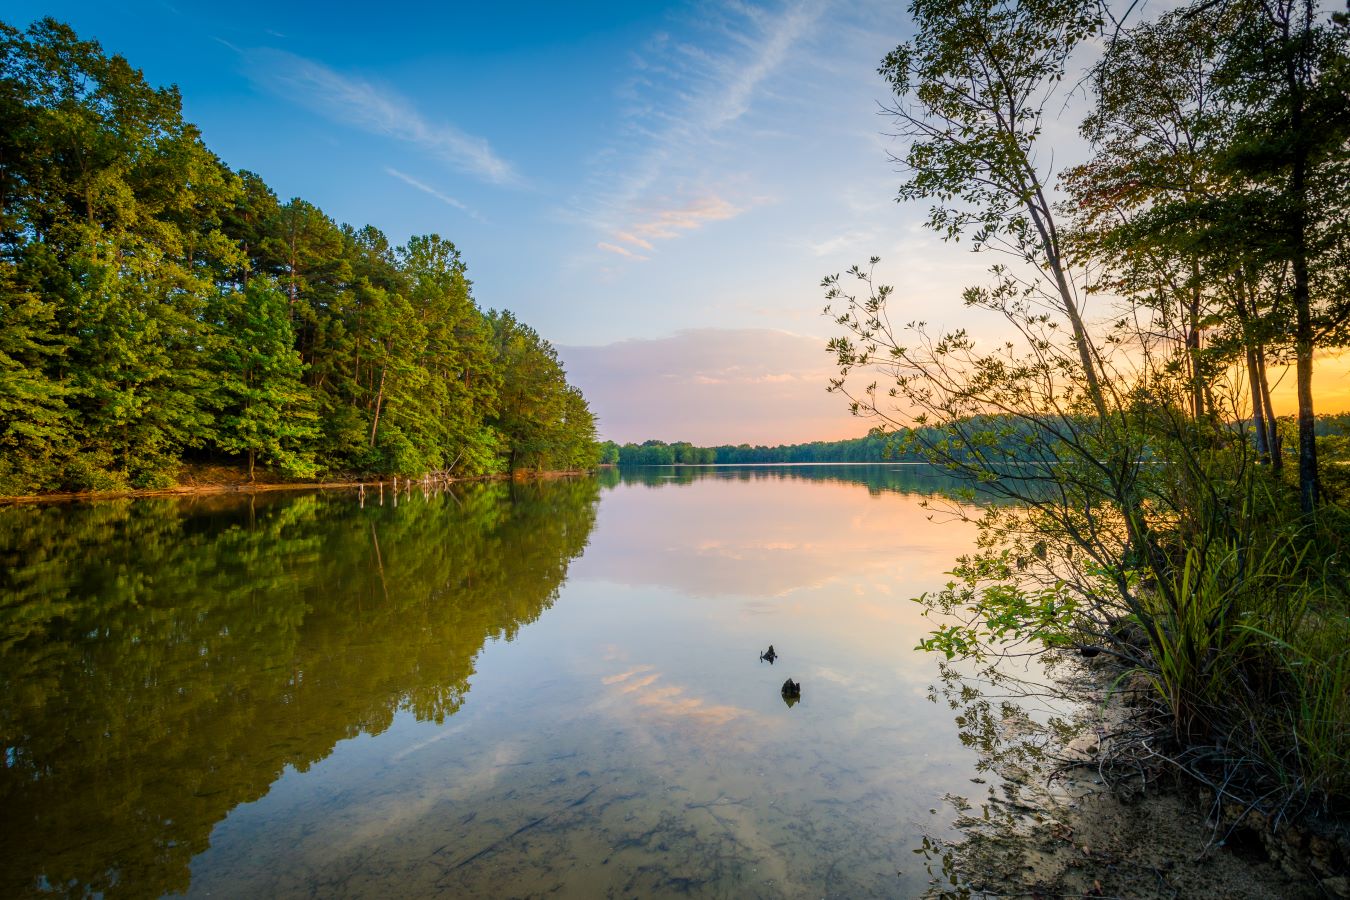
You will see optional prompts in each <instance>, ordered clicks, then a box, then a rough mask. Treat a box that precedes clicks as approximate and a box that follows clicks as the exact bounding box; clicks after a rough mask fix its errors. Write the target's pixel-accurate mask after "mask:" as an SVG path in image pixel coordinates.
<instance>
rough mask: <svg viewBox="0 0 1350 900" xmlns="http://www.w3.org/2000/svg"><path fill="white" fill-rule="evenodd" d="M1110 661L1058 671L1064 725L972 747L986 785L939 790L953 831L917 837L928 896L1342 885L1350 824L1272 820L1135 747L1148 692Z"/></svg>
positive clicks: (1017, 727)
mask: <svg viewBox="0 0 1350 900" xmlns="http://www.w3.org/2000/svg"><path fill="white" fill-rule="evenodd" d="M1119 674H1120V673H1119V672H1118V671H1116V670H1114V669H1113V668H1111V667H1110V666H1109V665H1098V666H1091V665H1089V666H1086V667H1085V668H1084V669H1083V670H1082V671H1081V672H1079V673H1076V674H1074V675H1069V676H1068V677H1067V681H1066V682H1064V686H1065V687H1066V689H1067V691H1068V692H1069V693H1070V694H1071V695H1074V696H1075V698H1076V700H1077V701H1078V703H1079V704H1080V711H1079V715H1078V717H1077V722H1076V729H1075V731H1074V736H1072V737H1069V735H1067V734H1062V733H1059V734H1057V733H1054V731H1053V729H1046V730H1045V731H1044V732H1043V733H1041V734H1040V735H1039V738H1044V739H1045V740H1044V743H1043V745H1041V744H1040V741H1039V739H1033V740H1027V731H1026V730H1024V729H1025V722H1023V723H1021V724H1014V725H1012V726H1011V727H1007V728H1006V732H1007V733H1006V734H1005V735H1004V736H1003V737H1002V738H1001V739H1000V740H1001V741H1005V742H1006V743H1001V744H1000V743H998V742H997V741H996V742H995V744H992V745H988V746H982V747H981V754H982V758H983V759H984V760H985V765H984V768H986V769H987V770H988V771H990V772H991V774H994V775H996V776H997V777H996V778H992V779H990V783H989V785H988V787H987V788H985V792H986V795H985V796H984V797H970V798H962V797H950V798H948V799H949V802H951V803H952V804H953V805H954V806H955V808H956V810H957V812H958V816H957V818H956V822H955V824H956V827H957V829H958V831H959V832H960V833H961V835H962V836H961V838H960V839H958V840H956V841H953V842H948V843H940V842H936V841H931V840H930V842H929V843H928V844H926V845H925V847H924V850H925V851H926V852H925V857H926V860H927V865H928V868H929V871H930V872H931V873H932V874H933V875H934V876H935V877H936V878H938V881H935V883H934V886H933V887H932V889H931V890H930V892H929V895H928V896H930V897H940V898H949V897H1011V896H1036V897H1039V896H1049V897H1056V896H1066V897H1067V896H1072V897H1131V898H1149V900H1151V898H1173V897H1226V898H1251V900H1257V898H1265V897H1288V898H1315V897H1350V878H1348V877H1347V864H1348V863H1350V827H1348V824H1350V823H1346V822H1344V821H1341V820H1331V821H1328V820H1326V819H1315V818H1312V817H1309V818H1308V819H1304V820H1300V821H1297V822H1294V823H1290V822H1281V823H1279V824H1278V825H1276V826H1272V824H1271V822H1270V821H1269V820H1268V819H1267V818H1265V817H1263V816H1262V815H1261V814H1260V813H1257V812H1255V811H1253V810H1252V809H1250V808H1249V807H1245V806H1243V805H1242V804H1239V803H1236V802H1231V801H1216V797H1215V793H1214V791H1213V790H1211V789H1208V788H1206V787H1204V786H1202V785H1200V784H1198V783H1197V782H1196V781H1194V780H1192V779H1190V778H1188V777H1187V776H1185V775H1183V774H1180V773H1177V772H1175V771H1172V770H1170V768H1169V767H1168V766H1167V765H1166V762H1165V761H1164V759H1163V758H1162V757H1161V756H1160V755H1153V756H1151V757H1147V755H1145V754H1140V753H1139V752H1138V745H1137V744H1136V743H1135V740H1134V738H1135V737H1136V736H1137V735H1138V734H1139V725H1138V720H1139V719H1140V717H1141V715H1143V716H1144V717H1147V710H1146V709H1145V708H1146V707H1147V706H1148V705H1149V703H1150V701H1151V695H1150V693H1149V692H1148V690H1147V689H1146V687H1145V686H1143V685H1139V684H1135V683H1132V682H1130V681H1129V680H1123V679H1120V678H1117V677H1115V676H1118V675H1119ZM1005 719H1006V717H1005ZM1001 727H1003V726H995V728H994V729H993V730H999V729H1000V728H1001ZM986 733H987V734H988V733H992V730H986ZM1022 742H1025V744H1024V745H1023V746H1019V744H1022ZM1038 745H1039V746H1040V749H1036V750H1030V749H1027V748H1030V747H1032V746H1038ZM980 783H983V780H981V781H980ZM953 875H955V877H956V878H957V881H958V882H959V885H958V887H957V888H956V889H955V891H953V890H952V888H951V884H952V882H951V877H952V876H953ZM939 882H942V883H939Z"/></svg>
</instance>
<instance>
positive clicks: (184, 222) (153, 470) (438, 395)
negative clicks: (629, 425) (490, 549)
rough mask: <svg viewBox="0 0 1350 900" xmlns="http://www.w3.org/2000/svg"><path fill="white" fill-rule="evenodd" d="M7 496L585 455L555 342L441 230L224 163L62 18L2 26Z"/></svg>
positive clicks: (589, 422) (586, 442) (0, 428)
mask: <svg viewBox="0 0 1350 900" xmlns="http://www.w3.org/2000/svg"><path fill="white" fill-rule="evenodd" d="M0 117H2V118H3V120H4V122H5V128H4V129H3V132H2V133H0V450H2V451H3V453H0V494H18V493H29V492H35V491H44V490H56V489H68V490H70V489H74V490H80V489H121V488H127V487H160V486H165V485H168V484H171V483H172V482H173V480H174V478H175V475H176V474H177V473H178V471H179V470H180V468H181V466H182V464H183V463H184V462H185V461H194V460H220V459H224V460H228V461H235V462H239V463H240V464H243V465H246V466H247V468H248V471H249V475H250V477H252V475H253V472H254V469H255V466H256V465H257V464H259V463H261V464H263V465H265V466H267V467H269V468H270V469H271V470H273V471H274V472H276V473H278V474H280V475H282V476H289V477H314V476H317V475H334V474H397V475H404V476H415V475H421V474H424V473H428V472H438V473H453V474H456V475H475V474H483V473H489V472H496V471H501V470H504V469H506V468H510V467H517V466H520V467H525V466H528V467H537V468H550V469H556V468H567V469H572V468H587V467H590V466H592V465H594V464H595V463H596V462H597V461H598V459H599V449H598V447H597V446H596V444H595V440H594V438H595V429H594V418H593V416H592V415H591V413H590V410H589V409H588V408H587V405H586V401H585V399H584V398H583V397H582V396H581V394H580V393H579V392H578V391H577V390H576V388H575V387H573V386H571V385H569V384H568V383H567V378H566V373H565V372H564V370H563V368H562V366H561V364H560V363H559V362H558V360H557V356H556V354H555V353H554V351H553V348H552V347H551V346H550V345H549V344H548V342H547V341H545V340H544V339H543V338H542V337H540V336H539V335H538V334H537V333H536V332H535V331H533V330H532V329H530V328H529V327H528V326H526V325H524V324H522V323H520V322H518V321H517V320H516V319H515V318H514V317H513V316H511V315H510V314H509V313H493V314H490V315H489V314H485V313H484V312H483V311H482V310H480V308H479V307H478V305H477V303H476V302H475V300H474V297H473V293H472V290H471V287H472V285H471V282H470V281H469V279H468V277H467V268H466V266H465V263H464V262H463V260H462V259H461V257H460V253H459V251H458V250H457V249H456V248H455V245H454V244H453V243H451V242H450V241H448V240H446V239H444V238H442V237H440V236H439V235H434V234H433V235H419V236H414V237H412V238H411V239H409V241H408V242H407V244H406V245H404V246H401V247H396V246H394V245H392V244H391V242H390V240H389V239H388V238H387V237H386V236H385V235H384V234H383V233H382V232H381V231H380V230H379V229H377V228H375V227H374V226H370V225H367V226H364V227H360V228H356V227H352V226H346V225H339V224H338V223H336V222H334V221H333V220H332V219H331V218H329V217H328V216H327V215H325V214H324V212H323V211H322V210H321V209H319V208H318V207H317V206H315V205H313V204H311V203H309V202H306V201H305V200H303V199H300V198H294V199H291V200H288V201H285V202H283V201H281V200H280V199H279V198H278V197H277V196H276V194H275V193H274V192H273V191H272V190H271V189H270V188H269V187H268V186H267V184H266V183H265V182H264V180H263V179H262V178H261V177H260V176H258V175H256V174H254V173H251V172H244V171H241V172H236V171H234V170H232V169H230V168H229V166H227V165H226V164H225V163H224V162H222V161H221V160H220V159H219V158H218V157H217V156H216V155H215V154H214V153H212V152H211V151H210V149H209V148H207V146H206V145H205V143H204V142H203V141H202V138H201V135H200V133H199V132H198V130H197V128H196V127H195V126H193V125H192V124H191V123H189V122H187V121H185V120H184V119H183V116H182V109H181V101H180V97H179V94H178V91H177V89H176V88H173V87H167V88H166V87H154V86H152V85H150V84H148V83H147V82H146V80H145V78H144V76H143V75H142V74H141V72H140V71H139V70H137V69H135V68H133V67H132V66H131V64H130V63H129V62H127V61H126V60H125V59H123V58H122V57H120V56H115V55H113V56H109V55H107V54H105V53H104V52H103V50H102V48H101V47H100V46H99V45H98V44H97V43H96V42H93V41H87V40H82V39H81V38H80V37H78V36H77V35H76V34H75V33H74V32H73V31H72V30H71V29H70V28H69V27H68V26H66V25H64V24H61V23H59V22H57V21H55V20H53V19H43V20H41V21H39V22H36V23H34V24H33V25H32V26H31V27H29V28H28V29H27V31H25V32H20V31H18V30H17V29H15V28H13V27H10V26H9V25H5V24H3V23H0Z"/></svg>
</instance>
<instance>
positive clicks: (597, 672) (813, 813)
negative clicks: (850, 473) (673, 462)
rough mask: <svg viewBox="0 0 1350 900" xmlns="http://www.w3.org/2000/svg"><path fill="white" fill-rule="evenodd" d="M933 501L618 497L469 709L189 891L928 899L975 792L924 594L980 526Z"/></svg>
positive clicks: (321, 771) (335, 770)
mask: <svg viewBox="0 0 1350 900" xmlns="http://www.w3.org/2000/svg"><path fill="white" fill-rule="evenodd" d="M919 500H920V498H919V497H917V496H914V495H905V494H899V493H882V494H880V495H877V496H874V495H871V494H869V492H868V490H867V488H866V485H864V484H841V483H832V482H823V481H805V480H796V479H760V480H752V481H737V480H730V479H722V478H717V479H706V480H701V481H696V482H694V483H693V484H689V485H679V486H676V485H670V486H666V487H661V488H652V487H650V486H646V485H640V484H630V485H619V486H618V487H616V488H614V489H613V490H609V491H606V492H605V493H604V495H603V496H602V499H601V502H600V508H599V513H598V515H599V518H598V524H597V527H596V529H595V531H594V532H593V536H592V540H591V543H590V544H589V546H588V547H587V549H586V551H585V554H584V556H583V557H582V558H581V559H580V560H577V561H576V562H574V563H573V567H572V572H571V577H570V579H569V581H568V583H567V584H566V585H565V586H564V588H563V591H562V593H561V595H560V596H559V598H558V600H557V601H556V603H555V604H554V606H553V607H552V608H551V609H550V610H548V611H546V612H545V613H544V615H543V616H542V617H541V618H540V619H539V620H538V621H536V622H534V623H532V624H530V625H528V626H526V627H524V628H522V629H521V631H520V632H519V634H518V635H517V636H516V637H515V639H514V640H511V641H491V642H489V644H488V645H487V646H486V647H485V648H484V650H483V651H482V653H481V654H480V656H479V658H478V660H477V662H476V669H477V674H476V675H475V676H474V678H473V682H472V689H471V690H470V692H469V694H468V696H467V698H466V702H465V704H464V706H463V707H462V708H461V709H460V711H459V712H457V713H456V714H455V715H454V716H453V717H451V718H450V719H448V720H447V721H446V723H445V724H444V725H443V726H436V725H434V724H433V723H429V722H416V721H414V720H413V719H412V717H411V716H409V715H407V714H401V715H400V716H398V717H397V719H396V720H395V722H394V724H393V725H392V726H391V727H390V728H389V729H388V730H387V731H386V732H384V733H383V734H381V735H378V736H377V737H374V738H369V737H361V738H357V739H355V740H352V741H346V742H343V743H341V744H339V745H338V747H337V748H336V749H335V750H334V752H333V753H332V754H331V755H330V756H329V757H328V758H327V759H325V760H323V761H322V762H320V763H318V764H316V765H315V766H314V767H313V768H312V769H311V770H310V771H308V772H306V773H303V774H301V773H294V772H291V773H288V774H287V775H285V776H284V777H282V778H281V779H280V780H278V782H277V783H276V784H275V785H274V786H273V788H272V791H271V792H270V794H269V795H268V796H267V797H265V798H263V799H262V800H260V801H258V802H256V803H252V804H247V805H245V806H241V807H239V808H237V809H236V810H234V812H232V813H231V814H230V816H229V817H228V818H227V819H226V820H225V822H223V823H222V824H221V825H220V826H219V827H217V829H216V831H215V832H214V833H213V835H212V847H211V849H210V850H209V851H207V852H206V853H205V854H203V855H202V856H200V857H199V858H198V859H197V860H196V861H195V863H194V881H193V886H192V892H193V893H200V894H203V895H204V894H205V893H207V892H216V893H222V892H224V893H229V892H230V891H231V890H232V891H233V892H234V893H241V892H242V893H247V894H257V895H277V896H293V895H299V894H304V893H309V892H312V891H313V890H316V889H317V890H319V891H320V892H321V893H322V892H325V891H331V892H335V893H348V894H350V893H360V892H362V891H365V892H367V893H378V892H379V890H380V889H381V887H382V886H383V887H385V888H387V886H388V885H389V884H391V883H397V884H399V885H400V886H401V888H402V889H403V890H405V891H406V892H407V893H409V894H419V893H429V892H433V891H442V892H448V893H451V894H454V893H461V894H478V893H501V892H502V891H503V890H506V889H508V888H509V890H510V891H511V892H512V893H515V894H522V895H523V894H530V893H545V892H550V891H555V890H556V891H558V892H559V893H560V894H561V895H563V896H578V897H580V896H603V895H605V894H607V893H622V894H624V895H631V894H636V895H660V894H671V893H677V892H690V891H692V892H694V893H707V894H712V895H734V896H774V897H778V896H820V895H821V894H822V893H829V894H831V895H835V894H838V895H841V896H872V895H895V896H913V895H916V894H917V893H919V892H920V891H921V889H922V886H923V883H924V880H925V879H923V878H920V877H919V875H920V871H921V870H916V871H914V872H909V873H908V874H907V875H905V876H897V874H896V872H897V870H901V869H904V870H908V869H911V868H915V867H914V866H913V862H912V861H913V856H912V854H911V852H910V851H911V850H912V849H913V848H914V846H915V845H916V844H917V841H918V836H919V834H920V833H921V831H924V830H926V831H929V832H930V833H932V832H939V833H940V832H941V831H942V829H943V828H944V827H945V826H944V825H943V824H942V823H943V822H944V821H946V820H945V819H941V818H935V817H934V816H932V815H931V814H930V813H929V809H932V808H939V807H943V800H942V797H943V795H944V794H946V793H948V792H958V791H963V790H967V789H969V788H970V787H971V785H970V783H969V778H970V777H971V776H972V775H973V774H974V771H973V769H972V764H973V763H972V759H971V755H970V751H968V750H967V749H965V748H963V747H962V746H961V745H960V743H959V741H958V740H957V735H956V728H955V725H954V724H953V722H952V719H951V716H952V713H951V712H950V711H949V710H948V709H947V708H946V707H945V706H942V705H937V704H933V703H930V702H928V701H927V699H926V694H927V688H928V685H929V683H930V682H931V681H932V680H934V677H935V675H936V667H935V661H934V660H933V659H932V658H931V657H930V656H928V655H926V654H922V653H917V652H915V651H913V649H912V648H913V646H914V644H915V642H916V641H917V639H918V637H919V635H920V634H922V633H923V632H924V631H926V630H927V627H928V623H927V622H926V620H924V619H923V618H922V617H921V616H920V615H919V612H920V610H919V608H918V606H917V605H916V604H914V603H912V602H911V601H910V599H909V598H910V597H912V596H913V595H914V594H916V593H918V592H920V591H922V590H925V589H930V588H932V587H934V586H936V585H938V584H940V583H941V582H942V581H943V580H944V577H943V575H942V570H943V569H944V568H946V567H948V566H949V564H950V563H951V561H952V557H953V556H954V554H955V553H956V552H959V550H960V549H963V548H962V542H963V539H968V537H969V532H968V531H967V530H966V529H965V528H964V527H962V526H955V525H936V524H933V523H930V522H929V521H928V520H927V514H926V512H925V511H924V510H922V509H921V508H920V507H919V506H918V503H919ZM770 643H773V644H774V645H775V647H776V649H777V651H778V653H779V654H780V658H779V661H778V663H777V664H776V665H769V664H768V663H765V662H762V661H760V660H759V658H758V655H759V652H760V651H761V650H763V649H765V648H766V647H767V646H768V644H770ZM788 677H791V678H793V679H794V680H797V681H799V682H801V684H802V702H801V703H800V704H798V705H796V706H794V707H792V708H788V707H787V706H785V704H784V703H783V700H782V698H781V696H780V686H781V684H782V682H783V680H784V679H786V678H788ZM691 879H692V881H691ZM691 885H693V886H691Z"/></svg>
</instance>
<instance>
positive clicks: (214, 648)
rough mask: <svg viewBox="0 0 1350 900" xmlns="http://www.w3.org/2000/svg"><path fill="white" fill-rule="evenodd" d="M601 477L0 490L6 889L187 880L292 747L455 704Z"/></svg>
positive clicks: (557, 560)
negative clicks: (224, 490) (308, 486)
mask: <svg viewBox="0 0 1350 900" xmlns="http://www.w3.org/2000/svg"><path fill="white" fill-rule="evenodd" d="M597 492H598V487H597V485H596V484H595V482H593V481H589V480H566V481H556V482H548V483H541V484H513V485H512V484H491V485H479V486H472V487H469V488H467V489H466V490H464V491H463V492H457V493H456V494H455V495H449V494H446V495H441V496H433V497H432V498H430V499H429V500H427V501H423V499H422V498H421V496H420V495H416V494H415V495H414V496H413V498H412V499H405V500H403V501H402V502H401V503H400V504H399V506H398V507H397V508H395V507H394V506H393V505H392V503H391V502H389V501H386V505H385V506H383V507H381V506H378V505H376V503H375V502H373V500H374V498H373V497H371V496H369V495H368V496H367V501H366V505H365V508H364V509H359V508H358V507H357V504H356V499H355V498H354V497H352V496H351V495H336V494H315V495H307V496H300V497H294V496H291V497H282V496H278V495H273V496H267V495H261V496H258V497H256V498H252V499H241V498H214V499H210V500H205V501H202V500H198V501H191V502H182V501H177V500H140V501H135V502H130V501H125V502H108V503H99V504H95V505H90V506H80V507H51V506H48V507H21V508H10V509H3V510H0V598H3V599H0V744H3V749H4V759H5V764H4V765H3V766H0V809H3V813H0V841H3V846H4V848H5V849H4V854H3V858H4V861H3V863H0V894H4V895H6V896H13V895H19V894H25V893H37V892H53V893H58V894H68V895H80V896H84V895H86V894H89V893H95V892H97V893H104V894H107V895H109V896H141V895H157V894H161V893H164V892H170V891H182V890H185V889H186V888H187V887H188V881H189V868H188V864H189V862H190V860H191V859H192V857H193V855H195V854H196V853H198V852H200V851H201V850H203V849H204V848H205V847H206V846H207V840H208V837H209V835H210V832H211V828H212V827H213V826H214V824H215V823H216V822H218V821H219V820H220V819H221V818H223V817H224V815H225V814H226V813H228V812H229V811H230V810H231V809H232V808H233V807H234V806H236V805H238V804H240V803H244V802H247V801H250V800H254V799H256V798H258V797H260V796H262V795H263V794H264V793H266V791H267V790H268V788H269V786H270V785H271V784H272V782H273V781H274V780H275V779H276V778H277V777H278V776H279V775H280V774H281V772H282V770H283V768H284V767H286V766H287V765H290V766H294V767H296V768H298V769H301V770H303V769H305V768H307V767H308V766H309V765H311V764H313V763H315V762H317V761H319V760H321V759H323V758H324V757H325V756H327V755H328V753H329V752H331V750H332V749H333V746H334V744H335V743H336V742H337V741H339V740H341V739H343V738H347V737H352V736H355V735H357V734H360V733H362V732H366V733H372V734H373V733H379V732H380V731H382V730H383V729H385V728H386V727H388V725H389V723H390V722H391V720H392V718H393V716H394V713H395V712H396V711H398V710H400V709H404V710H409V711H411V712H413V713H414V714H415V715H416V716H417V717H418V718H419V719H434V720H436V721H438V722H439V721H441V720H442V719H444V718H445V717H446V716H449V715H451V714H453V713H454V712H455V711H456V710H457V709H458V708H459V707H460V705H461V704H462V703H463V702H464V695H465V693H466V692H467V691H468V689H469V685H468V679H469V677H470V676H471V675H472V674H473V664H474V659H475V657H476V656H477V653H478V651H479V649H480V648H481V647H482V646H483V643H484V642H485V641H486V640H487V639H488V638H490V637H492V638H497V637H505V638H507V639H510V638H512V637H514V636H515V634H516V632H517V631H518V630H519V628H520V627H521V625H523V624H527V623H529V622H531V621H533V620H534V619H536V618H538V616H539V615H540V613H541V612H542V611H543V610H544V609H546V608H548V606H549V605H550V604H551V603H552V602H553V600H554V598H555V597H556V596H557V593H558V589H559V586H560V585H561V584H562V582H563V580H564V578H565V576H566V572H567V567H568V564H569V563H570V561H571V560H572V559H573V558H575V557H576V556H577V555H578V554H580V552H581V550H582V549H583V548H584V547H585V545H586V542H587V539H588V536H589V534H590V531H591V528H592V526H593V524H594V518H595V501H596V498H597Z"/></svg>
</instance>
